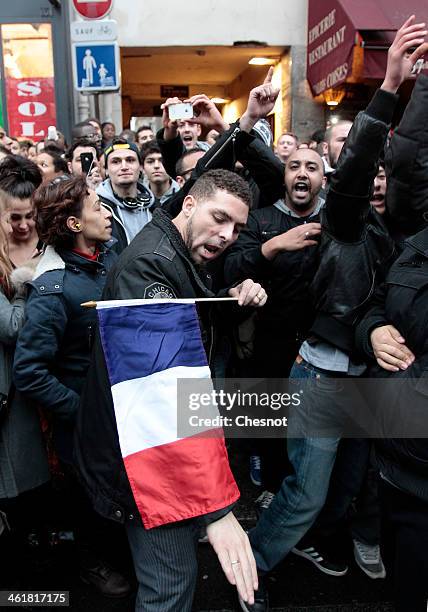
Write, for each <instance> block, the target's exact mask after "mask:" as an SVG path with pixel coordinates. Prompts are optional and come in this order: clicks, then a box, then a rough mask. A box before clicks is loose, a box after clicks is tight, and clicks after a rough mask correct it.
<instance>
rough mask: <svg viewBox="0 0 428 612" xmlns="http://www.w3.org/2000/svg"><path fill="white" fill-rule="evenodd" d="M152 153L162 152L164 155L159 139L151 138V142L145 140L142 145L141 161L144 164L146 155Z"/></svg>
mask: <svg viewBox="0 0 428 612" xmlns="http://www.w3.org/2000/svg"><path fill="white" fill-rule="evenodd" d="M152 153H160V154H161V155H162V151H161V148H160V146H159V144H158V142H157V140H149V142H145V143H144V144H142V145H141V149H140V155H141V163H142V164H144V160H145V159H146V157H147V156H148V155H151V154H152Z"/></svg>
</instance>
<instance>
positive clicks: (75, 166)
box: [67, 140, 103, 190]
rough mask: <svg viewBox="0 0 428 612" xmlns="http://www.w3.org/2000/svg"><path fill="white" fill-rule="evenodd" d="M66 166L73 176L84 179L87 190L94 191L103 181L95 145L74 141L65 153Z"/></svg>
mask: <svg viewBox="0 0 428 612" xmlns="http://www.w3.org/2000/svg"><path fill="white" fill-rule="evenodd" d="M67 165H68V171H69V172H70V174H72V175H73V176H84V177H86V184H87V185H88V187H89V189H93V190H95V189H96V188H97V187H98V185H100V184H101V183H102V181H103V178H102V176H101V172H100V164H99V161H98V150H97V146H96V144H95V143H92V144H91V143H88V142H87V141H85V140H76V142H74V143H73V144H72V146H71V147H70V148H69V150H68V151H67Z"/></svg>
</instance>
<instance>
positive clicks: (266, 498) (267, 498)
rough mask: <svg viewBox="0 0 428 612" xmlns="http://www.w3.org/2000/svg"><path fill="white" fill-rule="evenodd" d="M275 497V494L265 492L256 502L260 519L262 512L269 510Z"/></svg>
mask: <svg viewBox="0 0 428 612" xmlns="http://www.w3.org/2000/svg"><path fill="white" fill-rule="evenodd" d="M274 497H275V494H274V493H271V492H270V491H263V493H262V494H261V495H259V497H258V498H257V499H256V500H255V501H254V505H255V506H256V512H257V516H258V517H259V518H260V515H261V513H262V512H264V511H265V510H267V509H268V508H269V506H270V505H271V503H272V500H273V498H274Z"/></svg>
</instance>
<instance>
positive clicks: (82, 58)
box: [73, 42, 120, 93]
mask: <svg viewBox="0 0 428 612" xmlns="http://www.w3.org/2000/svg"><path fill="white" fill-rule="evenodd" d="M73 72H74V86H75V88H76V89H77V90H78V91H85V92H91V91H92V92H99V93H102V92H103V91H117V90H118V89H119V88H120V57H119V45H118V44H117V43H116V42H108V43H105V42H88V43H75V44H74V45H73Z"/></svg>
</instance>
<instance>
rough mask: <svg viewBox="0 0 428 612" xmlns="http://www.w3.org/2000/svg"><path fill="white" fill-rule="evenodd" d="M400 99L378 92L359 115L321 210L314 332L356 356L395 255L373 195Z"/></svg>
mask: <svg viewBox="0 0 428 612" xmlns="http://www.w3.org/2000/svg"><path fill="white" fill-rule="evenodd" d="M396 99H397V97H396V96H394V95H392V94H390V93H387V92H385V91H382V90H378V91H377V92H376V94H375V96H374V98H373V100H372V101H371V102H370V104H369V106H368V108H367V109H366V111H364V112H361V113H359V114H358V116H357V118H356V119H355V122H354V125H353V127H352V129H351V131H350V133H349V136H348V138H347V140H346V143H345V145H344V147H343V149H342V153H341V155H340V158H339V162H338V166H337V169H336V172H335V173H334V174H333V175H332V177H331V181H330V189H329V191H328V195H327V200H326V204H325V207H324V209H323V210H322V211H321V223H322V232H321V241H320V247H319V266H318V269H317V272H316V274H315V277H314V280H313V282H312V285H311V291H312V293H313V296H314V303H315V310H316V313H317V314H316V317H315V321H314V323H313V326H312V330H311V331H312V333H313V334H314V335H316V336H317V337H319V338H321V339H323V340H325V341H327V342H329V343H330V344H333V345H334V346H336V347H338V348H339V349H341V350H342V351H344V352H346V353H348V354H351V353H352V352H353V351H354V326H355V324H356V323H357V322H358V320H359V318H360V316H361V313H362V312H363V310H364V307H365V306H366V305H367V302H368V300H369V299H370V297H371V295H372V294H373V291H374V289H375V287H376V286H377V285H378V284H379V283H380V282H381V279H382V278H384V276H385V273H386V270H387V269H388V268H389V265H390V263H391V262H392V258H393V255H394V243H393V241H392V239H391V238H390V236H389V235H388V233H387V232H386V230H385V227H384V225H383V224H382V222H381V221H380V220H379V217H378V215H377V214H375V213H374V212H372V210H371V206H370V194H371V190H372V186H373V180H374V177H375V176H376V172H377V161H378V159H379V156H380V153H381V150H382V148H383V146H384V144H385V140H386V137H387V133H388V128H389V123H390V121H391V119H392V114H393V111H394V108H395V103H396Z"/></svg>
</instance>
